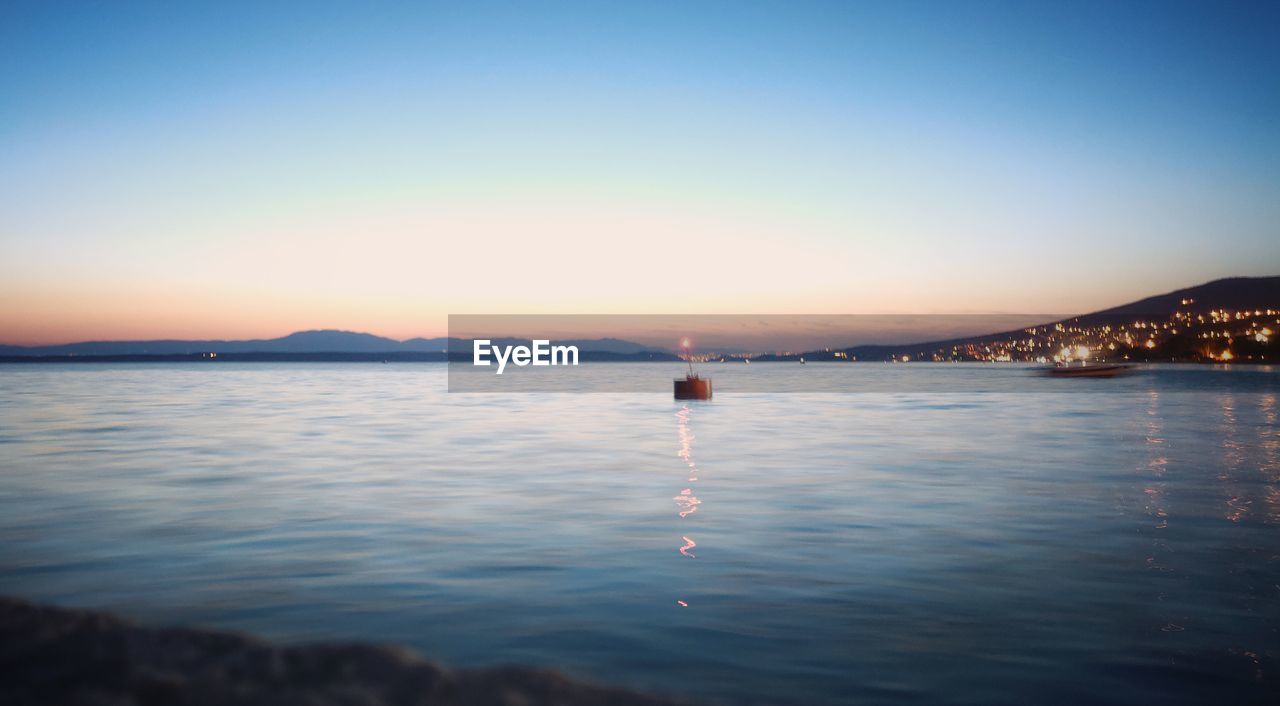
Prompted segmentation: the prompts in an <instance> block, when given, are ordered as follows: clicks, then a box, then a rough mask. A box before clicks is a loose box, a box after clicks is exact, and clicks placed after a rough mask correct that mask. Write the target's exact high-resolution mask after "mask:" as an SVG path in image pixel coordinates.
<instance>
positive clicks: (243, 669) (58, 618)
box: [0, 597, 686, 706]
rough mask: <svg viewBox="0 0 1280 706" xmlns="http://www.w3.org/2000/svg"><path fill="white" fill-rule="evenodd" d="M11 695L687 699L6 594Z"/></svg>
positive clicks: (471, 704) (278, 703) (500, 701)
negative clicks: (146, 620)
mask: <svg viewBox="0 0 1280 706" xmlns="http://www.w3.org/2000/svg"><path fill="white" fill-rule="evenodd" d="M0 703H5V704H13V705H15V706H18V705H26V704H30V705H31V706H35V705H37V704H39V705H41V706H50V705H54V704H113V705H121V706H125V705H130V704H138V705H143V704H193V705H196V704H263V705H266V704H271V705H272V706H289V705H292V704H298V705H301V704H306V705H308V706H327V705H330V704H333V705H337V704H343V705H347V704H350V705H353V706H354V705H360V706H384V705H385V706H391V705H398V704H415V705H418V706H463V705H464V704H465V705H467V706H552V705H555V706H577V705H582V706H588V705H592V706H594V705H599V704H616V705H617V706H677V705H678V704H682V703H686V702H678V701H673V700H669V699H666V698H662V697H657V696H650V695H645V694H641V693H637V692H633V691H628V690H625V689H618V688H613V687H608V686H601V685H595V684H590V683H586V682H582V681H578V680H575V679H571V678H569V677H566V676H564V675H562V674H559V673H557V672H554V671H550V670H542V669H532V668H527V667H494V668H485V669H449V668H446V667H442V666H440V665H438V664H436V663H434V662H431V661H429V660H427V659H425V658H423V657H421V656H419V655H417V654H416V653H414V652H412V651H410V650H408V649H406V648H403V647H397V646H388V645H378V644H369V643H312V644H300V645H276V644H273V643H269V642H267V641H264V640H261V639H259V638H256V637H253V636H250V635H244V634H239V633H233V632H226V631H221V630H209V629H201V628H153V627H143V626H139V625H136V624H134V623H131V622H129V621H128V620H126V619H123V618H120V617H118V616H116V615H114V614H111V613H107V612H102V611H95V610H80V609H69V608H61V607H54V606H49V605H41V604H36V603H31V602H28V601H25V600H22V599H17V598H12V597H0Z"/></svg>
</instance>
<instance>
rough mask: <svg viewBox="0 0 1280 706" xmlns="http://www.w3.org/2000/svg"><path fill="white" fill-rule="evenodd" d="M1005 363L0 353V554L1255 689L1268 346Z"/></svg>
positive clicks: (118, 589)
mask: <svg viewBox="0 0 1280 706" xmlns="http://www.w3.org/2000/svg"><path fill="white" fill-rule="evenodd" d="M754 367H755V366H753V368H754ZM902 367H903V368H905V369H908V370H909V368H910V366H902ZM929 367H930V366H921V367H920V370H921V371H924V370H926V369H928V368H929ZM605 370H606V371H613V372H610V373H609V374H619V375H623V374H650V373H651V372H652V370H651V369H650V368H647V367H646V366H644V365H636V366H630V365H629V364H618V365H614V366H606V367H605ZM663 370H665V368H663ZM847 370H849V367H848V366H836V365H831V366H821V365H817V366H807V367H806V369H805V373H804V374H806V375H816V376H832V378H833V380H834V379H835V378H836V377H838V376H840V375H847V374H848V373H847V372H846V371H847ZM951 370H952V372H950V373H948V374H951V375H956V376H971V375H984V374H992V373H991V372H990V371H991V370H992V366H985V367H983V366H974V367H972V368H970V367H967V366H953V367H952V368H951ZM1009 370H1010V369H1008V368H1005V369H1001V372H1000V373H999V374H1002V375H1008V374H1009V373H1008V371H1009ZM712 372H714V370H713V371H712ZM793 373H794V369H793V368H789V369H788V374H793ZM1024 373H1025V371H1019V372H1018V375H1019V376H1021V377H1020V378H1019V379H1021V380H1027V383H1026V384H1027V385H1028V387H1027V388H1026V389H1027V390H1028V391H1025V392H1005V393H984V394H954V393H927V392H903V393H884V394H870V393H868V394H826V395H823V394H804V395H779V394H754V395H750V394H744V395H727V394H718V395H717V399H716V400H715V401H714V402H711V403H690V404H688V405H685V404H683V403H678V402H674V401H672V400H671V399H670V398H669V392H668V391H667V390H663V391H662V393H661V394H652V395H648V394H615V395H600V394H594V395H573V394H541V395H459V394H448V393H446V392H445V370H444V366H443V365H432V364H416V365H414V364H406V365H363V364H334V365H321V364H280V365H276V364H207V365H186V364H165V365H63V366H53V365H45V366H13V365H10V366H0V584H2V586H3V589H2V590H3V593H6V594H12V595H19V596H24V597H28V598H32V599H37V600H42V601H50V602H56V603H61V604H67V605H74V606H86V607H103V608H108V609H113V610H118V611H120V612H122V613H125V614H127V615H130V616H133V617H135V618H138V619H140V620H143V621H146V622H154V623H158V624H193V623H194V624H206V625H213V626H219V627H227V628H235V629H243V630H251V631H254V632H257V633H261V634H264V635H266V636H269V637H273V638H278V639H285V640H317V639H326V640H327V639H371V640H377V641H389V642H400V643H406V644H409V645H411V646H413V647H415V648H417V649H418V650H419V651H421V652H422V653H424V654H426V655H428V656H431V657H433V658H436V659H439V660H442V661H445V662H448V663H452V664H455V665H482V664H495V663H527V664H534V665H546V666H553V667H557V668H560V669H563V670H565V671H568V672H570V673H574V674H577V675H580V676H585V677H587V678H590V679H594V680H598V681H605V682H611V683H617V684H623V685H628V686H633V687H639V688H644V689H648V690H654V691H660V692H666V693H670V694H677V695H684V696H686V697H689V698H695V699H698V700H701V701H704V702H708V703H749V704H775V703H776V704H815V705H819V706H821V705H823V704H846V703H849V704H854V703H873V704H874V703H903V702H916V703H948V704H962V703H965V704H1026V703H1045V704H1059V703H1060V704H1078V703H1123V704H1149V703H1157V702H1158V703H1166V704H1178V703H1199V702H1205V701H1207V700H1213V701H1217V702H1232V701H1234V702H1237V703H1239V702H1255V703H1276V702H1277V701H1275V699H1276V698H1277V694H1278V693H1280V686H1278V685H1280V431H1278V430H1277V415H1278V414H1280V405H1278V396H1277V389H1280V387H1278V386H1277V379H1280V373H1277V371H1274V370H1271V369H1252V370H1249V371H1239V370H1235V371H1232V370H1211V369H1207V368H1168V369H1158V370H1149V371H1145V372H1144V373H1142V374H1141V375H1137V376H1134V377H1133V378H1130V379H1128V380H1123V381H1113V382H1117V383H1119V385H1120V386H1119V387H1111V388H1108V387H1106V385H1107V381H1085V380H1081V381H1071V382H1079V383H1082V384H1086V385H1094V387H1092V388H1074V393H1073V394H1061V393H1060V392H1055V391H1053V389H1051V388H1048V387H1044V388H1036V387H1034V385H1035V384H1038V383H1036V382H1035V381H1034V380H1031V379H1030V378H1027V377H1025V375H1024ZM664 374H665V373H664ZM898 374H902V373H900V372H899V373H898ZM921 374H924V373H923V372H922V373H921ZM929 374H937V373H936V370H934V371H933V372H930V373H929ZM1055 382H1062V381H1055ZM833 387H834V385H833ZM1054 389H1056V388H1054ZM681 513H683V514H684V515H683V517H682V516H681ZM682 550H683V551H682Z"/></svg>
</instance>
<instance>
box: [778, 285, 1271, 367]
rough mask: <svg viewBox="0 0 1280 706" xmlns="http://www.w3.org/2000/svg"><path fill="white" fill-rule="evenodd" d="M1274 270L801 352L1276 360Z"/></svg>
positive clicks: (896, 357)
mask: <svg viewBox="0 0 1280 706" xmlns="http://www.w3.org/2000/svg"><path fill="white" fill-rule="evenodd" d="M1277 331H1280V277H1234V278H1230V279H1221V280H1215V281H1213V282H1209V283H1207V284H1203V285H1200V286H1198V287H1190V288H1187V289H1181V290H1178V291H1175V292H1170V293H1168V294H1162V295H1159V296H1155V297H1150V298H1147V299H1143V300H1140V301H1136V302H1133V303H1130V304H1125V305H1122V306H1118V307H1114V308H1112V309H1107V310H1104V311H1098V312H1094V313H1092V314H1084V315H1081V316H1076V317H1072V318H1069V319H1064V320H1061V321H1055V322H1050V323H1047V324H1044V325H1040V326H1033V327H1030V328H1025V329H1019V330H1017V331H1006V332H1002V333H996V334H989V335H984V336H977V337H972V338H965V339H957V340H949V341H934V342H926V343H916V344H909V345H897V346H883V345H875V346H857V347H854V348H848V349H844V350H833V351H815V352H810V353H805V354H804V357H806V358H808V359H810V360H892V361H895V362H911V361H995V362H1038V363H1050V362H1063V361H1076V360H1086V361H1150V362H1190V363H1205V362H1216V363H1225V362H1233V363H1268V362H1274V361H1276V360H1277V357H1280V354H1278V353H1277V350H1276V347H1275V345H1274V340H1275V336H1276V332H1277Z"/></svg>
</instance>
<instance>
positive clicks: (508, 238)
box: [0, 1, 1280, 344]
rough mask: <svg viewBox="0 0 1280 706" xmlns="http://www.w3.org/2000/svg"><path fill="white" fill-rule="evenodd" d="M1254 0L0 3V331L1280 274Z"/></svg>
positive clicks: (1040, 295) (831, 307)
mask: <svg viewBox="0 0 1280 706" xmlns="http://www.w3.org/2000/svg"><path fill="white" fill-rule="evenodd" d="M1278 36H1280V3H1274V2H1271V3H1257V4H1248V3H1210V2H1201V3H1177V2H1119V3H1117V2H1102V3H1085V2H1071V3H1031V2H1010V3H992V2H956V3H950V2H947V3H944V2H921V3H912V2H882V3H881V2H877V3H852V2H850V3H846V2H838V3H829V4H828V3H780V2H779V3H763V2H761V3H757V2H732V3H710V2H698V3H648V2H645V3H633V4H630V5H627V4H623V3H536V2H535V3H518V4H514V6H513V7H502V6H499V5H492V6H485V5H481V4H476V3H439V4H433V3H424V2H414V3H405V4H401V5H395V4H379V5H378V6H377V7H373V6H372V5H368V4H363V3H323V2H300V3H286V2H270V3H236V2H218V3H206V4H203V5H201V6H196V5H195V4H192V5H190V6H188V4H185V3H183V4H176V3H159V2H157V3H116V2H101V3H87V2H78V3H58V2H26V1H19V2H6V3H4V5H3V6H0V342H4V343H30V344H36V343H56V342H65V341H72V340H86V339H135V338H251V337H270V336H277V335H281V334H285V333H288V332H290V331H294V330H299V329H308V328H345V329H353V330H360V331H369V332H372V333H377V334H381V335H387V336H392V337H396V338H407V337H411V336H432V335H440V334H442V333H443V332H444V329H445V323H446V315H447V314H449V313H792V312H805V313H908V312H909V313H994V312H1011V311H1014V312H1027V311H1053V312H1081V311H1087V310H1091V309H1099V308H1103V307H1106V306H1110V305H1113V304H1118V303H1121V302H1124V301H1128V300H1133V299H1137V298H1141V297H1143V296H1147V295H1150V294H1155V293H1160V292H1164V291H1169V290H1172V289H1177V288H1179V287H1183V286H1189V285H1194V284H1198V283H1201V282H1204V281H1207V280H1211V279H1215V278H1218V277H1223V276H1230V275H1273V274H1277V273H1278V272H1280V232H1277V229H1278V227H1280V226H1277V224H1280V42H1277V39H1276V38H1277V37H1278Z"/></svg>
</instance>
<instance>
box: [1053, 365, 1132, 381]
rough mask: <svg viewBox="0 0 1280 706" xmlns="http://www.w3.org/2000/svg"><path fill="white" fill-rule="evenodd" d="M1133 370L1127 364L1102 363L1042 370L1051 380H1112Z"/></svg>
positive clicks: (1060, 366) (1061, 366)
mask: <svg viewBox="0 0 1280 706" xmlns="http://www.w3.org/2000/svg"><path fill="white" fill-rule="evenodd" d="M1132 369H1133V366H1132V365H1129V364H1127V363H1104V364H1102V365H1075V366H1072V365H1059V366H1055V367H1052V368H1042V369H1041V370H1042V372H1043V374H1044V375H1047V376H1049V377H1053V378H1113V377H1116V376H1117V375H1124V374H1125V373H1127V372H1129V371H1130V370H1132Z"/></svg>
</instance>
